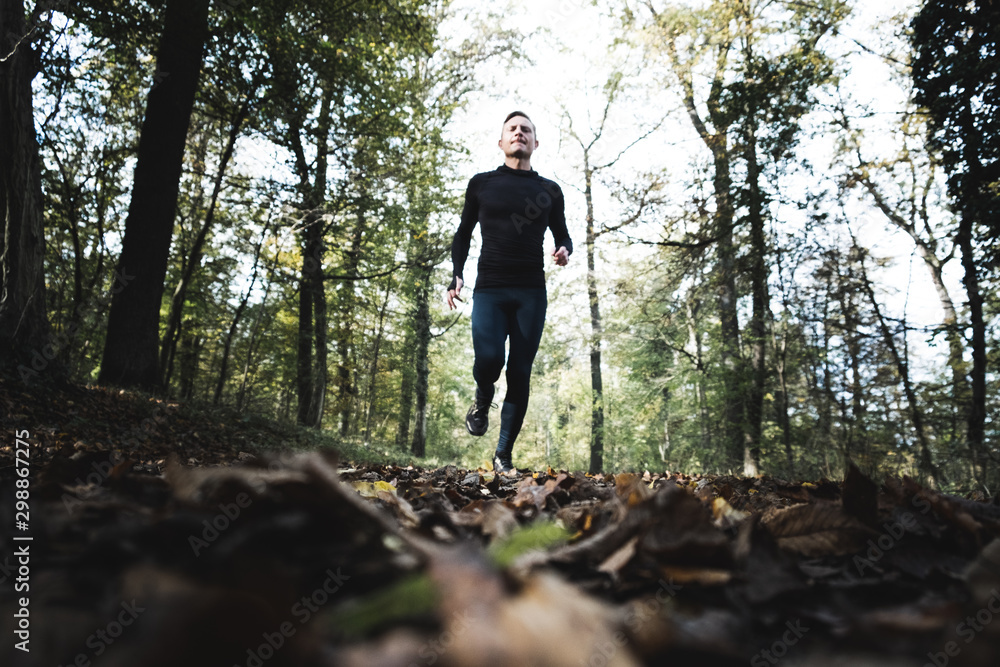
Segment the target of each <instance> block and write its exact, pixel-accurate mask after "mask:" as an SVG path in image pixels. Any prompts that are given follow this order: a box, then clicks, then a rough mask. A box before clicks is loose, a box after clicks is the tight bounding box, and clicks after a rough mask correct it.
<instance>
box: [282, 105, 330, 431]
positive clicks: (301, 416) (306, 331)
mask: <svg viewBox="0 0 1000 667" xmlns="http://www.w3.org/2000/svg"><path fill="white" fill-rule="evenodd" d="M332 95H333V94H332V92H331V90H330V88H329V86H326V85H324V89H323V98H322V100H321V102H320V112H319V113H320V116H319V123H318V127H317V136H316V161H315V172H314V173H313V178H312V179H311V181H310V178H309V176H310V174H309V167H308V164H307V163H306V160H305V156H304V151H303V149H302V141H301V128H299V127H293V128H291V129H290V133H291V134H292V135H293V141H294V142H295V149H296V165H297V166H296V171H297V172H298V176H299V182H300V186H301V189H302V191H303V208H304V209H305V212H306V213H305V219H304V220H303V223H302V224H303V228H304V229H303V231H302V273H301V277H300V280H299V332H298V334H299V335H298V358H297V362H296V389H297V395H298V412H297V415H296V421H297V423H299V424H301V425H303V426H312V427H315V428H318V427H319V426H320V424H321V422H322V420H323V405H324V402H325V399H326V375H327V368H326V362H327V350H326V287H325V285H324V276H323V254H324V253H323V250H324V244H323V220H322V216H321V207H322V206H323V203H324V202H325V201H326V179H327V166H328V158H329V139H328V136H327V135H328V134H329V131H330V107H331V103H332ZM314 347H315V350H316V356H315V361H314V359H313V348H314Z"/></svg>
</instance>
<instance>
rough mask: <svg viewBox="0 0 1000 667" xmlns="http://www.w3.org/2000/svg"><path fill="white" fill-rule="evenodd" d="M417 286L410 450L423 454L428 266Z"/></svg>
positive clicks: (428, 332) (428, 335)
mask: <svg viewBox="0 0 1000 667" xmlns="http://www.w3.org/2000/svg"><path fill="white" fill-rule="evenodd" d="M421 274H422V275H420V278H419V280H418V284H419V287H417V294H416V297H417V311H416V316H415V317H414V320H413V324H414V338H415V339H416V342H417V347H416V350H415V352H414V355H415V361H416V370H417V375H416V387H415V389H416V415H415V416H416V420H415V422H414V425H413V444H412V446H411V449H410V451H412V452H413V455H414V456H424V455H425V454H426V451H427V391H428V385H429V378H430V370H429V366H428V363H427V355H428V352H429V350H430V344H431V311H430V293H429V291H428V285H429V284H430V279H431V269H430V267H421Z"/></svg>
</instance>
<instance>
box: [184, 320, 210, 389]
mask: <svg viewBox="0 0 1000 667" xmlns="http://www.w3.org/2000/svg"><path fill="white" fill-rule="evenodd" d="M204 344H205V339H204V338H202V337H201V336H199V335H197V334H188V335H186V336H184V339H183V340H182V341H181V360H180V361H181V398H182V399H184V400H188V399H190V398H192V397H193V396H194V384H195V380H196V379H197V377H198V364H199V360H200V358H201V348H202V347H203V346H204Z"/></svg>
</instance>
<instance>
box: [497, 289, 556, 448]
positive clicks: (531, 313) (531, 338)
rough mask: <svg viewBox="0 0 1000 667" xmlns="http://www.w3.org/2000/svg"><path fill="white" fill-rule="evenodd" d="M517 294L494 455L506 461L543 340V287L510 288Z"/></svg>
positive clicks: (518, 424)
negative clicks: (505, 386) (533, 365)
mask: <svg viewBox="0 0 1000 667" xmlns="http://www.w3.org/2000/svg"><path fill="white" fill-rule="evenodd" d="M510 291H511V292H514V293H516V295H517V300H516V304H517V305H516V309H515V310H514V311H513V313H511V316H512V318H511V319H512V322H511V330H510V354H509V355H508V358H507V395H506V396H504V399H503V408H502V409H501V411H500V440H499V442H498V443H497V454H498V455H499V456H501V458H505V459H509V458H510V455H511V452H512V451H513V449H514V440H515V439H516V438H517V434H518V433H520V432H521V424H522V423H523V422H524V415H525V413H527V411H528V390H529V385H530V382H531V365H532V363H533V362H534V361H535V354H537V352H538V344H539V343H540V342H541V340H542V329H543V328H544V327H545V310H546V307H547V305H548V300H547V297H546V293H545V288H544V287H537V288H536V287H520V288H510Z"/></svg>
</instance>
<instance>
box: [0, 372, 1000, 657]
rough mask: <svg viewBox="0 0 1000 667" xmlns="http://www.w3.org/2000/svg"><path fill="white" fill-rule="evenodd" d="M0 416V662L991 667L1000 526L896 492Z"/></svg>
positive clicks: (22, 412)
mask: <svg viewBox="0 0 1000 667" xmlns="http://www.w3.org/2000/svg"><path fill="white" fill-rule="evenodd" d="M0 405H2V408H3V412H2V419H3V433H4V436H3V437H4V439H3V441H2V442H0V498H2V504H0V508H2V509H0V614H2V615H0V630H2V632H0V635H2V640H0V641H2V645H0V655H2V656H4V657H3V661H2V662H3V664H5V665H32V666H34V665H39V666H45V667H53V666H56V665H60V666H61V665H66V666H68V665H76V666H79V667H87V666H89V665H91V664H95V665H101V666H102V667H103V666H109V667H116V666H121V667H138V666H142V667H159V666H163V667H200V666H202V665H205V666H213V667H214V666H219V667H231V666H240V667H263V666H264V665H267V666H269V667H271V666H291V665H295V666H299V667H309V666H312V665H316V666H320V665H334V664H336V665H359V666H360V665H365V666H367V665H388V666H392V665H400V666H401V667H411V666H413V665H446V666H448V665H565V666H567V667H569V666H573V667H576V666H595V667H596V666H603V665H622V666H625V665H640V664H648V665H662V664H674V663H675V662H676V663H677V664H699V665H745V664H750V665H753V666H754V667H756V666H760V665H776V664H779V663H780V664H785V665H819V666H823V665H853V666H859V667H863V666H866V665H873V666H874V665H877V666H878V667H895V666H896V665H916V666H921V665H936V666H937V667H943V666H944V665H975V666H980V665H981V666H983V667H987V666H989V667H994V666H995V665H997V664H1000V540H998V539H997V538H998V537H1000V505H997V504H991V503H986V502H981V501H975V500H970V499H967V498H961V497H957V496H952V495H945V494H942V493H939V492H936V491H934V490H931V489H928V488H925V487H922V486H921V485H920V484H918V483H916V482H915V481H913V480H910V479H894V478H887V479H884V480H879V482H875V481H872V480H870V479H869V478H867V477H865V476H864V475H863V474H861V473H860V472H858V471H857V470H856V469H853V468H852V469H851V471H850V472H849V474H848V476H847V479H846V480H844V481H842V482H834V481H829V480H816V481H813V482H791V481H784V480H780V479H776V478H772V477H767V476H763V477H759V478H740V477H732V476H715V475H686V474H680V473H670V472H659V473H653V474H651V473H648V472H646V473H641V474H636V473H627V472H623V473H620V474H608V475H597V476H590V475H585V474H583V473H580V472H571V471H565V470H552V469H547V470H539V471H520V472H519V473H518V474H516V475H511V476H506V477H504V476H495V475H494V474H493V473H492V472H488V471H485V470H461V469H458V468H456V467H454V466H446V467H442V468H436V469H422V468H419V467H413V466H400V465H392V464H374V463H367V464H365V463H355V462H351V461H347V460H343V459H340V458H338V456H337V454H336V452H334V451H333V450H329V449H327V450H313V451H292V450H293V449H295V447H294V445H295V443H293V442H291V440H294V438H293V437H292V436H290V435H289V433H290V431H289V430H288V429H287V428H285V427H281V426H278V425H269V424H268V423H266V422H264V421H261V420H253V421H250V422H244V421H242V420H240V419H225V418H223V417H222V416H220V415H224V414H225V413H223V412H219V411H212V410H206V409H194V408H191V407H190V406H185V405H183V404H177V403H172V402H167V401H162V400H159V399H155V398H149V397H143V396H140V395H136V394H132V393H128V392H119V391H117V390H109V389H103V388H84V387H73V386H70V387H62V388H53V387H40V386H36V387H31V388H29V387H25V386H23V385H22V384H21V383H20V382H17V381H16V380H14V381H11V380H7V381H4V382H2V383H0ZM22 443H26V444H22ZM298 444H299V445H301V443H298ZM18 452H23V453H21V454H19V453H18ZM21 470H27V471H29V472H28V473H27V474H29V477H28V478H27V479H29V480H30V484H28V488H27V489H26V491H27V493H23V494H22V495H21V500H23V501H24V503H25V505H24V506H22V507H18V506H17V504H16V500H15V493H16V491H18V490H21V491H24V490H25V489H23V488H21V489H19V487H18V485H17V482H18V480H20V479H23V478H22V477H20V475H21V474H25V473H21V472H20V471H21ZM21 486H22V487H23V486H24V484H22V485H21ZM21 510H24V512H23V514H22V513H19V512H21ZM26 538H30V539H26ZM994 619H997V620H996V622H994ZM25 648H26V649H29V651H30V652H26V651H24V650H22V649H25Z"/></svg>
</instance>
